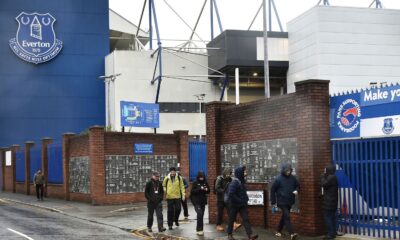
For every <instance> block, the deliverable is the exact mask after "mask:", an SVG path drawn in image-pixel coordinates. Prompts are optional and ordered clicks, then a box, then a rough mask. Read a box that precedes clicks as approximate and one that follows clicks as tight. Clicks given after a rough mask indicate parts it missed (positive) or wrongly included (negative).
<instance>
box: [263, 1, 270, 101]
mask: <svg viewBox="0 0 400 240" xmlns="http://www.w3.org/2000/svg"><path fill="white" fill-rule="evenodd" d="M263 5H264V9H263V20H264V21H263V26H264V88H265V97H266V98H269V97H270V89H269V62H268V30H267V3H266V0H263Z"/></svg>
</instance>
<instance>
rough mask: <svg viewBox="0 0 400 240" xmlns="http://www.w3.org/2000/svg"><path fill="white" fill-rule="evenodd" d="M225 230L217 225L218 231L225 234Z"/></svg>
mask: <svg viewBox="0 0 400 240" xmlns="http://www.w3.org/2000/svg"><path fill="white" fill-rule="evenodd" d="M224 230H225V229H224V227H223V226H221V225H217V231H220V232H223V231H224Z"/></svg>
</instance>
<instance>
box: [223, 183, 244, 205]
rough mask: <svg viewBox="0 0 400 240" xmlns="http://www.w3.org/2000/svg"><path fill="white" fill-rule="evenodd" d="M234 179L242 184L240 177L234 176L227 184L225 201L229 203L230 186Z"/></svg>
mask: <svg viewBox="0 0 400 240" xmlns="http://www.w3.org/2000/svg"><path fill="white" fill-rule="evenodd" d="M233 181H237V182H238V183H239V186H241V184H242V183H241V182H240V180H239V179H237V178H235V177H232V181H230V182H228V184H227V185H226V188H225V191H224V203H225V204H228V203H229V186H230V185H231V183H232V182H233Z"/></svg>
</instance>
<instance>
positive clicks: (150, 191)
mask: <svg viewBox="0 0 400 240" xmlns="http://www.w3.org/2000/svg"><path fill="white" fill-rule="evenodd" d="M144 195H145V197H146V199H147V210H148V215H147V230H148V231H149V232H152V229H151V228H152V226H153V215H154V211H155V212H156V216H157V224H158V231H159V232H164V231H165V230H166V229H165V228H164V226H163V221H164V219H163V214H162V200H163V197H164V189H163V187H162V184H161V182H160V173H159V172H153V175H152V176H151V179H150V180H149V181H148V182H147V183H146V187H145V190H144Z"/></svg>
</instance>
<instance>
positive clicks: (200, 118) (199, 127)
mask: <svg viewBox="0 0 400 240" xmlns="http://www.w3.org/2000/svg"><path fill="white" fill-rule="evenodd" d="M199 114H200V115H199V116H200V125H199V126H200V127H199V140H200V141H201V100H200V101H199Z"/></svg>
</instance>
